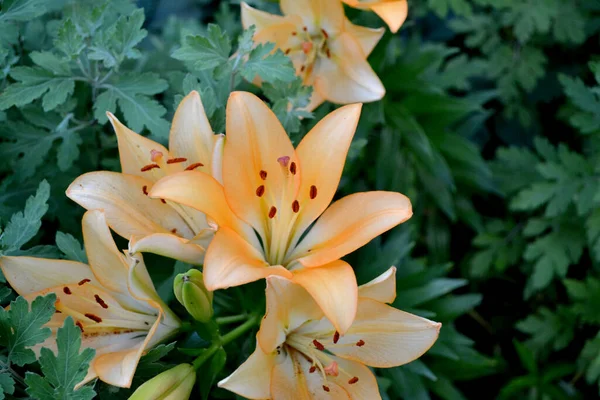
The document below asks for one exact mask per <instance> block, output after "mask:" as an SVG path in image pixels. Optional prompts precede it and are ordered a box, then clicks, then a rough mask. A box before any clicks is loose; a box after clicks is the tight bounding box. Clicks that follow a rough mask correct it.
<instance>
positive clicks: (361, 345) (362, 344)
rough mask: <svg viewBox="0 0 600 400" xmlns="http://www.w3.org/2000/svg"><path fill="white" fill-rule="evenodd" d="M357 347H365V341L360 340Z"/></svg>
mask: <svg viewBox="0 0 600 400" xmlns="http://www.w3.org/2000/svg"><path fill="white" fill-rule="evenodd" d="M356 345H357V346H358V347H363V346H364V345H365V341H364V340H362V339H360V340H359V341H358V342H356Z"/></svg>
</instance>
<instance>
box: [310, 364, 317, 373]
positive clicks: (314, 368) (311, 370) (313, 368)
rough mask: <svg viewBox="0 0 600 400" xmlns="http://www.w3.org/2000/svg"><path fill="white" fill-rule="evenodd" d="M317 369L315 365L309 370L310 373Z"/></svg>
mask: <svg viewBox="0 0 600 400" xmlns="http://www.w3.org/2000/svg"><path fill="white" fill-rule="evenodd" d="M316 370H317V367H315V366H314V365H313V366H312V367H310V369H309V370H308V373H309V374H312V373H313V372H315V371H316Z"/></svg>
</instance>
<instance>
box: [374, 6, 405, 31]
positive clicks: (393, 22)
mask: <svg viewBox="0 0 600 400" xmlns="http://www.w3.org/2000/svg"><path fill="white" fill-rule="evenodd" d="M371 10H373V11H374V12H375V13H376V14H377V15H379V16H380V17H381V19H382V20H384V21H385V23H386V24H387V25H388V26H389V27H390V31H392V32H393V33H396V32H398V29H400V27H401V26H402V24H404V21H406V17H407V16H408V1H406V0H398V1H387V2H380V3H379V4H373V5H372V6H371Z"/></svg>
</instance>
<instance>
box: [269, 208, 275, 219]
mask: <svg viewBox="0 0 600 400" xmlns="http://www.w3.org/2000/svg"><path fill="white" fill-rule="evenodd" d="M275 214H277V208H275V206H271V209H270V210H269V218H274V217H275Z"/></svg>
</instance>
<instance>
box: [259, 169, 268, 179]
mask: <svg viewBox="0 0 600 400" xmlns="http://www.w3.org/2000/svg"><path fill="white" fill-rule="evenodd" d="M258 174H259V175H260V179H262V180H263V181H264V180H266V179H267V171H265V170H262V169H261V170H260V172H259V173H258Z"/></svg>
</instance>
